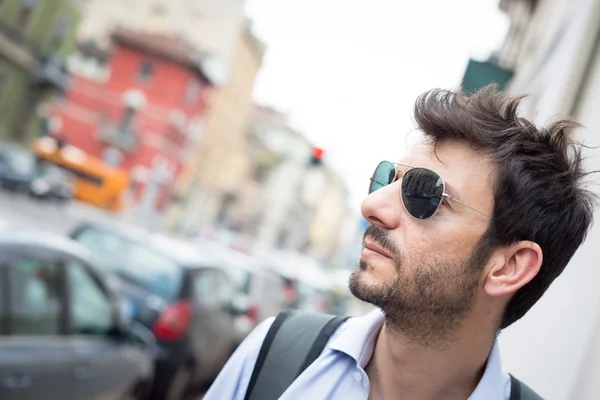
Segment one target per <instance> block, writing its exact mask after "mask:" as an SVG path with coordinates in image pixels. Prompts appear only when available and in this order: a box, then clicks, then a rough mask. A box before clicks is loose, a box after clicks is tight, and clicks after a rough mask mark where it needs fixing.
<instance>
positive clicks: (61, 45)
mask: <svg viewBox="0 0 600 400" xmlns="http://www.w3.org/2000/svg"><path fill="white" fill-rule="evenodd" d="M79 3H80V2H78V1H75V0H44V1H41V0H4V1H1V2H0V138H1V139H3V140H11V141H17V142H21V143H23V144H26V143H29V142H31V141H33V140H34V139H35V138H36V137H37V136H42V135H45V134H47V133H48V130H49V126H48V115H47V112H46V110H45V107H44V104H46V103H47V102H48V101H49V100H51V99H52V98H54V97H55V96H60V95H61V94H62V93H64V91H65V90H66V88H67V85H68V76H67V72H66V68H65V66H64V59H65V57H66V56H67V55H68V54H69V53H70V52H71V51H72V50H73V49H74V43H75V41H74V38H75V30H76V27H77V25H78V23H79V19H80V14H79V10H78V7H79Z"/></svg>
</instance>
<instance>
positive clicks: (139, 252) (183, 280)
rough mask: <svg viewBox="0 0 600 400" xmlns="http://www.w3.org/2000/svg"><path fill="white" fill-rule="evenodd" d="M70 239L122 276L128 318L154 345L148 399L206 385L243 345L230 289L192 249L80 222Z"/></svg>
mask: <svg viewBox="0 0 600 400" xmlns="http://www.w3.org/2000/svg"><path fill="white" fill-rule="evenodd" d="M71 237H72V238H73V239H75V240H77V241H78V242H80V243H81V244H83V245H84V246H86V247H88V248H89V249H90V250H91V251H92V253H94V254H96V255H97V258H98V260H101V261H102V265H103V267H104V270H105V271H107V272H110V273H113V274H114V275H116V276H118V277H119V278H120V285H119V289H118V290H119V292H120V293H121V295H122V296H123V297H124V298H125V299H127V300H128V301H129V310H130V312H131V316H132V317H133V318H135V319H136V320H137V321H139V322H141V323H142V324H144V325H145V326H146V327H148V328H150V329H152V331H153V333H154V335H155V336H156V339H157V341H158V347H159V351H158V353H157V357H156V378H155V381H154V386H153V392H152V396H151V397H152V398H153V399H161V400H165V399H166V400H172V399H180V398H181V397H182V395H183V394H184V393H185V392H187V391H189V390H190V389H194V388H198V387H200V386H204V385H206V384H208V383H210V382H211V381H212V380H213V379H214V377H216V375H218V373H219V371H220V370H221V368H222V367H223V366H224V365H225V362H226V361H227V359H228V358H229V357H230V356H231V354H232V353H233V351H234V350H235V348H236V347H237V346H238V345H239V343H240V342H241V340H242V333H241V332H240V331H239V330H238V329H237V328H236V325H235V320H236V316H237V315H236V314H237V311H236V310H235V308H234V306H233V303H234V302H233V301H232V300H233V299H232V298H233V293H234V288H233V283H232V282H231V281H230V280H229V278H228V275H227V273H226V272H225V271H224V269H222V268H220V267H219V266H218V263H215V262H213V261H212V260H211V258H210V257H209V256H202V254H201V252H200V251H199V250H198V249H197V248H195V247H194V246H192V245H190V244H188V243H184V242H182V241H179V240H176V239H172V238H168V237H165V236H161V235H154V234H148V233H145V232H142V231H138V230H136V229H130V228H127V229H126V228H122V227H119V228H114V227H107V226H103V225H98V224H84V225H83V226H81V227H79V228H77V229H76V230H75V231H74V232H73V234H72V235H71Z"/></svg>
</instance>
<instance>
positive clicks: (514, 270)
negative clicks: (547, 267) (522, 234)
mask: <svg viewBox="0 0 600 400" xmlns="http://www.w3.org/2000/svg"><path fill="white" fill-rule="evenodd" d="M542 261H543V253H542V249H541V248H540V246H539V245H538V244H537V243H535V242H531V241H528V240H523V241H520V242H517V243H515V244H513V245H511V246H508V247H504V248H501V249H498V251H497V252H495V254H493V255H492V257H491V258H490V267H489V269H488V272H487V275H486V277H485V282H484V285H483V288H484V290H485V292H486V293H487V294H488V295H489V296H492V297H500V296H505V295H511V294H513V293H515V292H516V291H517V290H519V289H520V288H522V287H523V286H525V285H526V284H527V283H529V281H531V280H532V279H533V278H534V277H535V276H536V275H537V273H538V272H539V271H540V267H541V266H542Z"/></svg>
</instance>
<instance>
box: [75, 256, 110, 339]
mask: <svg viewBox="0 0 600 400" xmlns="http://www.w3.org/2000/svg"><path fill="white" fill-rule="evenodd" d="M66 268H67V269H66V271H67V282H68V290H69V296H70V298H69V300H70V301H69V319H70V321H71V332H72V333H75V334H98V335H101V334H106V333H107V332H109V331H110V329H111V327H112V311H111V306H110V302H109V301H108V298H107V297H106V295H105V294H104V292H103V291H102V288H101V287H100V285H99V284H98V282H96V280H95V279H94V278H93V277H92V275H91V274H90V272H89V271H88V270H87V269H86V268H85V267H84V266H83V265H82V264H81V263H79V262H78V261H75V260H72V261H69V262H67V264H66Z"/></svg>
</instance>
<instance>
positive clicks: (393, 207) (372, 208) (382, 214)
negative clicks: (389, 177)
mask: <svg viewBox="0 0 600 400" xmlns="http://www.w3.org/2000/svg"><path fill="white" fill-rule="evenodd" d="M361 213H362V215H363V217H365V219H366V220H367V221H369V222H370V223H371V224H373V225H377V226H380V227H382V228H386V229H394V228H396V227H397V226H398V224H399V223H400V219H401V218H402V204H401V199H400V183H399V182H398V181H396V182H394V183H392V184H390V185H387V186H384V187H382V188H381V189H379V190H377V191H375V192H373V193H371V194H369V195H368V196H367V197H366V198H365V199H364V200H363V202H362V205H361Z"/></svg>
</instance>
